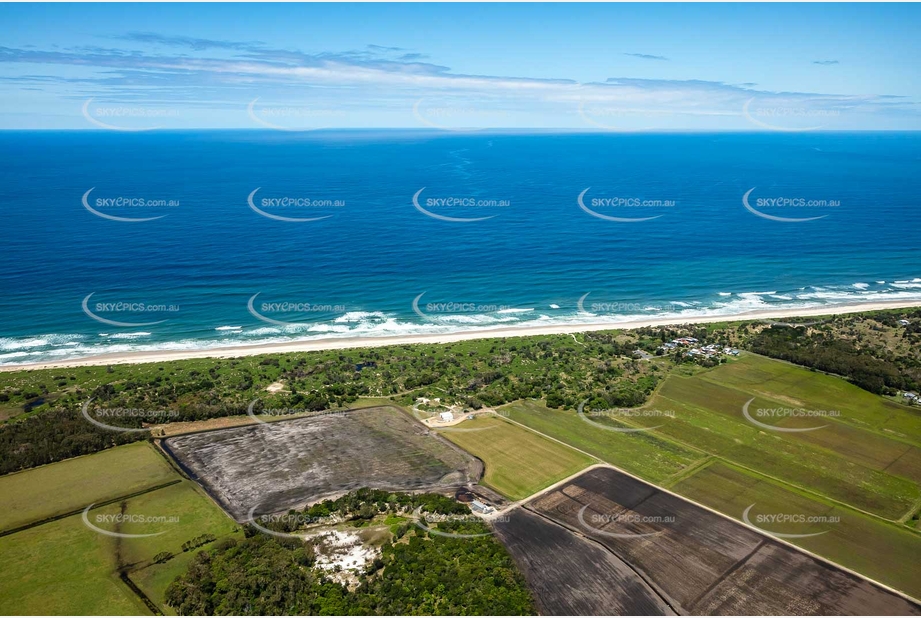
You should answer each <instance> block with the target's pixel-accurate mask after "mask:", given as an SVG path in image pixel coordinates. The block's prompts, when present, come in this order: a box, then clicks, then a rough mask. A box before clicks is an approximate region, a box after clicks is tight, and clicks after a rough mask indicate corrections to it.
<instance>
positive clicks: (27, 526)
mask: <svg viewBox="0 0 921 618" xmlns="http://www.w3.org/2000/svg"><path fill="white" fill-rule="evenodd" d="M182 481H183V479H181V478H179V479H173V480H172V481H167V482H166V483H161V484H160V485H154V486H153V487H148V488H147V489H142V490H140V491H136V492H134V493H130V494H125V495H123V496H118V497H117V498H112V499H111V500H105V501H102V502H95V503H93V506H94V507H100V506H108V505H109V504H113V503H115V502H119V501H121V500H130V499H131V498H137V497H138V496H143V495H144V494H149V493H150V492H153V491H157V490H159V489H164V488H166V487H170V486H172V485H175V484H176V483H181V482H182ZM85 508H86V507H83V508H79V509H76V510H73V511H69V512H67V513H62V514H60V515H53V516H52V517H46V518H44V519H40V520H38V521H33V522H31V523H28V524H24V525H22V526H17V527H16V528H10V529H8V530H2V531H0V537H4V536H9V535H11V534H16V533H17V532H22V531H24V530H29V529H30V528H36V527H38V526H41V525H44V524H50V523H51V522H53V521H58V520H59V519H64V518H66V517H72V516H74V515H79V514H80V513H82V512H83V510H84V509H85Z"/></svg>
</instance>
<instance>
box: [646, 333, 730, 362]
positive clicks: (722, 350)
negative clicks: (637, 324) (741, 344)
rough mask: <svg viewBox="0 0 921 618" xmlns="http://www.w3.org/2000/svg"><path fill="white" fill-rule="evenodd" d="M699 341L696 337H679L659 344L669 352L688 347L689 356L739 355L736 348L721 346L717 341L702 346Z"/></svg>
mask: <svg viewBox="0 0 921 618" xmlns="http://www.w3.org/2000/svg"><path fill="white" fill-rule="evenodd" d="M698 343H699V342H698V341H697V339H695V338H694V337H679V338H678V339H672V340H671V341H669V342H667V343H663V344H662V345H661V346H659V349H660V350H663V351H665V352H669V351H671V350H675V349H677V348H679V347H685V348H688V350H687V352H686V353H685V354H686V355H687V356H704V357H707V358H712V357H714V356H720V355H721V354H727V355H732V356H738V355H739V351H738V350H737V349H736V348H728V347H720V346H718V345H717V344H715V343H711V344H709V345H704V346H700V345H698Z"/></svg>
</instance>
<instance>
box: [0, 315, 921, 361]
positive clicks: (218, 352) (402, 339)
mask: <svg viewBox="0 0 921 618" xmlns="http://www.w3.org/2000/svg"><path fill="white" fill-rule="evenodd" d="M911 307H921V301H893V302H876V303H863V304H853V305H840V306H833V307H828V306H826V307H815V308H810V309H788V310H776V311H774V310H764V311H750V312H747V313H738V314H734V315H718V316H699V317H693V316H688V317H686V318H681V319H675V318H673V317H672V318H660V319H646V320H636V321H629V322H619V323H611V322H603V323H597V324H593V323H586V324H555V325H547V326H522V327H517V328H516V327H508V326H506V327H498V328H491V329H478V330H466V331H460V332H453V333H439V334H418V335H403V336H397V337H327V338H321V339H308V340H301V341H287V342H283V343H270V344H258V345H241V346H227V347H214V348H205V349H199V350H155V351H149V352H145V351H137V352H128V353H120V354H99V355H96V356H87V357H84V358H76V359H70V360H60V361H55V362H49V363H23V364H17V365H4V366H0V371H20V370H31V369H55V368H63V367H88V366H99V365H118V364H132V363H153V362H161V361H172V360H182V359H187V358H234V357H240V356H255V355H258V354H280V353H285V352H312V351H317V350H346V349H353V348H372V347H381V346H388V345H408V344H418V343H452V342H456V341H467V340H471V339H487V338H491V337H527V336H532V335H565V334H577V333H584V332H590V331H599V330H623V329H633V328H643V327H646V326H666V325H679V324H708V323H713V322H735V321H744V320H784V319H789V318H797V317H800V318H805V317H818V316H832V315H842V314H848V313H861V312H864V311H877V310H881V309H904V308H911Z"/></svg>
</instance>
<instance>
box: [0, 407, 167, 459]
mask: <svg viewBox="0 0 921 618" xmlns="http://www.w3.org/2000/svg"><path fill="white" fill-rule="evenodd" d="M148 437H149V434H148V433H147V432H141V431H139V432H133V433H125V432H115V431H109V430H106V429H101V428H99V427H96V426H95V425H92V424H91V423H89V422H87V420H86V419H85V418H83V415H82V414H80V412H79V411H77V412H74V411H73V410H49V411H47V412H41V413H38V412H35V413H33V414H31V415H29V416H27V417H25V418H23V419H20V420H16V421H12V422H6V423H3V424H0V474H7V473H9V472H16V471H17V470H23V469H26V468H34V467H35V466H41V465H44V464H48V463H52V462H55V461H60V460H62V459H68V458H70V457H77V456H79V455H88V454H90V453H96V452H98V451H101V450H103V449H107V448H110V447H113V446H118V445H120V444H128V443H130V442H135V441H137V440H145V439H147V438H148Z"/></svg>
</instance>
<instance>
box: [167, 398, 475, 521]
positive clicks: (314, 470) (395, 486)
mask: <svg viewBox="0 0 921 618" xmlns="http://www.w3.org/2000/svg"><path fill="white" fill-rule="evenodd" d="M162 445H163V447H164V450H166V451H167V452H168V453H169V454H171V455H172V456H173V457H174V458H175V459H176V460H177V461H178V462H179V464H180V465H181V466H182V467H183V469H184V470H186V472H188V473H189V474H190V476H192V477H193V478H195V479H196V480H197V481H199V482H200V483H201V484H202V486H203V487H204V488H205V489H206V490H207V491H208V492H209V493H210V494H211V495H212V496H213V497H214V498H215V499H216V500H217V501H218V502H219V503H220V504H221V506H223V507H224V509H225V510H226V511H227V512H228V513H230V514H231V515H232V516H233V517H234V518H235V519H236V520H237V521H246V520H247V519H248V518H249V514H250V512H251V510H253V509H255V514H257V515H261V514H267V513H275V512H279V511H283V510H287V509H290V508H294V507H299V506H302V505H305V504H309V503H313V502H316V501H318V500H322V499H324V498H330V497H335V496H338V495H341V494H343V493H346V492H349V491H352V490H354V489H359V488H361V487H370V488H374V489H384V490H393V491H447V490H452V491H453V489H454V488H456V487H458V486H460V485H466V484H468V483H475V482H476V481H477V480H478V479H479V478H480V475H481V474H482V464H480V462H479V461H478V460H476V459H474V458H473V457H471V456H470V455H468V454H467V453H465V452H464V451H462V450H460V449H459V448H457V447H455V446H454V445H452V444H451V443H449V442H447V441H446V440H444V439H442V438H440V437H438V436H436V435H435V434H434V433H433V432H430V431H429V430H427V429H426V428H425V427H423V426H422V425H421V424H419V423H418V422H416V421H415V420H413V419H412V418H410V417H409V416H408V415H406V414H405V413H403V412H402V411H400V410H399V409H397V408H394V407H380V408H368V409H362V410H352V411H348V412H338V413H336V414H320V415H317V416H311V417H306V418H299V419H293V420H285V421H279V422H274V423H268V424H265V423H260V424H256V425H250V426H246V427H235V428H230V429H220V430H217V431H209V432H204V433H196V434H190V435H184V436H176V437H172V438H167V439H166V440H163V442H162Z"/></svg>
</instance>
